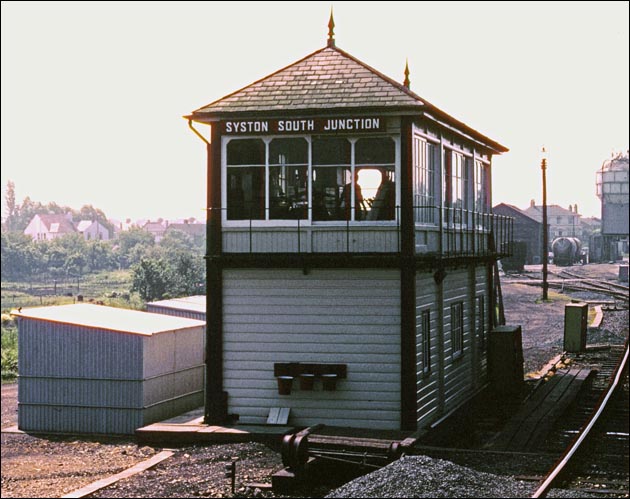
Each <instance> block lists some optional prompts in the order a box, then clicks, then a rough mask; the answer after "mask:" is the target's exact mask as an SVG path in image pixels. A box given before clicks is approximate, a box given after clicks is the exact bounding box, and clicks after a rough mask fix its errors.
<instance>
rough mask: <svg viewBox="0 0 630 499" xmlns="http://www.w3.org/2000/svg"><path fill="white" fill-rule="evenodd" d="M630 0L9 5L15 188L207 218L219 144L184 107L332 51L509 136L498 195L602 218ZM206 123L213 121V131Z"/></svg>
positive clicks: (615, 144)
mask: <svg viewBox="0 0 630 499" xmlns="http://www.w3.org/2000/svg"><path fill="white" fill-rule="evenodd" d="M628 4H629V3H628V2H601V1H598V2H394V1H388V2H366V1H364V2H354V1H351V2H298V1H296V2H49V1H46V2H26V1H19V2H18V1H2V3H1V23H2V29H1V37H2V45H1V50H2V59H1V64H2V73H1V78H2V85H1V90H2V102H1V114H2V147H1V153H2V163H1V166H2V168H1V170H2V216H3V218H4V217H5V212H6V203H5V195H6V186H7V183H8V182H9V181H12V182H13V183H14V184H15V195H16V201H17V202H18V203H21V202H22V201H23V199H24V198H25V197H27V196H28V197H30V199H31V200H33V201H36V202H37V201H39V202H41V203H43V204H47V203H49V202H55V203H57V204H58V205H61V206H69V207H71V208H74V209H80V208H81V207H82V206H84V205H92V206H94V207H95V208H100V209H101V210H103V211H104V212H105V214H106V215H107V216H108V217H110V218H114V219H118V220H125V219H127V218H131V219H132V220H136V219H143V218H144V219H147V218H148V219H152V220H156V219H157V218H165V219H170V220H173V219H180V218H190V217H194V218H197V219H198V220H205V212H204V204H205V199H206V184H205V181H206V171H205V168H206V149H205V145H204V143H203V142H202V141H201V140H200V139H199V138H198V137H197V136H196V135H195V134H194V133H193V132H192V131H191V130H190V129H189V128H188V123H187V121H186V120H185V119H183V116H184V115H187V114H189V113H191V112H192V111H194V110H196V109H198V108H200V107H202V106H204V105H206V104H208V103H210V102H213V101H215V100H217V99H219V98H221V97H224V96H225V95H228V94H230V93H232V92H234V91H236V90H238V89H240V88H243V87H245V86H247V85H249V84H250V83H253V82H254V81H256V80H259V79H261V78H263V77H265V76H267V75H269V74H271V73H273V72H275V71H277V70H279V69H281V68H283V67H285V66H288V65H289V64H292V63H293V62H296V61H298V60H299V59H301V58H303V57H305V56H307V55H309V54H311V53H313V52H315V51H317V50H319V49H321V48H323V47H324V46H325V45H326V39H327V33H328V26H327V25H328V19H329V16H330V10H331V7H332V9H333V13H334V20H335V40H336V45H337V47H339V48H341V49H342V50H344V51H346V52H348V53H350V54H352V55H353V56H354V57H356V58H358V59H359V60H361V61H363V62H364V63H366V64H368V65H370V66H372V67H373V68H375V69H377V70H378V71H380V72H381V73H384V74H385V75H387V76H389V77H391V78H393V79H395V80H397V81H400V82H402V81H403V79H404V68H405V63H406V61H408V64H409V70H410V81H411V89H412V90H413V91H414V92H415V93H417V94H418V95H420V96H421V97H422V98H424V99H425V100H427V101H429V102H430V103H432V104H433V105H435V106H437V107H438V108H440V109H442V110H443V111H445V112H447V113H448V114H450V115H451V116H453V117H455V118H456V119H458V120H459V121H462V122H464V123H466V124H467V125H469V126H471V127H472V128H474V129H475V130H477V131H479V132H481V133H483V134H484V135H486V136H488V137H490V138H492V139H494V140H495V141H497V142H499V143H501V144H502V145H504V146H506V147H507V148H509V152H507V153H505V154H503V155H500V156H495V157H494V160H493V203H494V204H498V203H500V202H506V203H510V204H513V205H516V206H518V207H520V208H526V207H528V206H529V203H530V200H531V199H535V200H536V204H541V202H542V175H541V169H540V163H541V149H542V147H543V146H544V147H545V148H546V150H547V165H548V169H547V202H548V204H558V205H560V206H563V207H565V208H567V207H568V206H569V204H571V205H573V204H575V203H577V204H578V210H579V212H580V213H581V214H582V215H583V216H596V217H599V216H600V215H601V208H600V202H599V200H598V198H597V197H596V195H595V172H596V170H597V169H599V168H600V167H601V165H602V163H603V161H604V160H606V159H608V158H610V157H611V154H612V153H614V152H621V151H623V152H625V151H627V150H628V136H629V130H628V123H629V121H630V120H629V117H628V112H629V108H630V106H629V103H628V95H629V94H630V90H629V85H628V74H629V71H628V64H629V59H630V58H629V55H628V47H629V45H630V43H629V40H628V18H629V17H628ZM199 128H201V129H204V128H207V127H203V126H201V125H200V126H199Z"/></svg>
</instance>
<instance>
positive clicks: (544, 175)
mask: <svg viewBox="0 0 630 499" xmlns="http://www.w3.org/2000/svg"><path fill="white" fill-rule="evenodd" d="M540 169H541V170H542V225H543V242H542V250H543V251H542V253H543V254H542V264H543V267H542V278H543V295H542V299H543V301H545V300H547V299H548V298H549V296H548V289H549V285H548V283H547V261H548V260H549V256H548V254H549V248H548V246H549V229H548V227H547V151H546V150H545V148H544V147H543V148H542V161H541V163H540Z"/></svg>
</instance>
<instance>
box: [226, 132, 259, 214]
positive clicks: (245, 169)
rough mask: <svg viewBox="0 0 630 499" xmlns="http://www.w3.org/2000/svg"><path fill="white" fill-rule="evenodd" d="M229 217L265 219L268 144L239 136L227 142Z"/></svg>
mask: <svg viewBox="0 0 630 499" xmlns="http://www.w3.org/2000/svg"><path fill="white" fill-rule="evenodd" d="M227 164H228V168H227V218H228V219H229V220H247V219H250V218H251V219H255V220H264V218H265V143H264V142H263V141H262V140H260V139H236V140H232V141H230V142H229V143H228V145H227Z"/></svg>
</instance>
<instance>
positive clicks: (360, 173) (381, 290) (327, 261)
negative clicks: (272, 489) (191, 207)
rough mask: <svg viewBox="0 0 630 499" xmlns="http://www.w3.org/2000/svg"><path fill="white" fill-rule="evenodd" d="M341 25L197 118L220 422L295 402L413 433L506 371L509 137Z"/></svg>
mask: <svg viewBox="0 0 630 499" xmlns="http://www.w3.org/2000/svg"><path fill="white" fill-rule="evenodd" d="M333 27H334V23H333V22H332V16H331V22H330V24H329V28H330V29H329V33H328V40H327V43H326V45H325V46H324V47H323V48H321V49H319V50H316V51H315V52H313V53H311V54H308V55H306V56H305V57H303V58H302V59H300V60H298V61H296V62H294V63H292V64H289V65H288V66H286V67H284V68H282V69H280V70H278V71H275V72H273V73H271V74H270V75H268V76H265V77H263V78H261V79H260V80H258V81H255V82H254V83H252V84H250V85H247V86H246V87H244V88H241V89H240V90H236V91H235V92H233V93H231V94H229V95H227V96H225V97H222V98H219V99H217V100H214V101H212V102H211V103H209V104H207V105H204V106H202V107H200V108H198V109H196V110H195V111H193V112H192V113H190V114H188V115H186V116H184V118H185V119H186V120H187V121H188V126H189V127H190V129H191V130H192V131H193V132H194V133H195V134H196V135H197V137H198V138H199V139H200V140H201V141H203V143H204V147H205V148H206V150H207V163H206V165H207V179H206V181H207V189H208V191H207V199H206V202H207V206H206V208H207V211H206V213H207V224H208V230H207V237H208V240H207V246H206V247H207V253H206V265H207V286H208V288H207V293H206V310H207V317H208V321H207V337H206V359H207V364H206V367H207V369H206V403H205V417H204V420H205V422H206V423H208V424H223V423H225V422H226V421H230V420H232V421H233V420H234V419H238V421H239V422H241V423H245V424H260V423H262V424H264V423H265V422H266V421H267V419H268V417H269V415H270V414H271V412H272V409H274V408H285V409H287V410H288V411H289V413H290V416H289V421H290V424H293V425H300V426H302V425H303V426H310V425H313V424H320V423H321V424H325V425H331V426H344V427H358V428H379V429H394V430H415V429H418V428H423V427H427V426H429V425H431V424H433V423H434V422H436V421H438V420H439V419H440V418H443V417H444V416H445V415H446V414H448V413H449V412H451V411H453V410H454V409H455V408H457V407H459V406H461V405H462V404H463V403H465V402H466V401H467V400H469V399H470V398H471V397H472V396H473V394H474V393H476V392H477V391H478V390H480V389H481V388H482V387H484V386H486V385H487V383H488V382H489V380H490V379H492V372H491V368H490V367H489V358H488V350H487V345H488V341H487V338H488V335H489V334H490V331H491V329H492V328H493V327H494V325H496V324H498V323H499V321H500V319H499V318H498V317H497V315H496V309H497V306H495V305H497V304H498V303H499V302H500V300H498V299H497V292H498V291H497V287H496V286H495V278H496V262H497V260H498V259H499V258H502V257H505V256H507V255H508V252H509V248H510V240H509V238H510V234H511V232H510V230H509V227H510V223H511V220H510V219H509V218H508V217H503V216H500V215H495V214H493V213H492V204H491V178H492V158H493V156H495V155H498V154H502V153H505V152H507V151H508V149H507V148H506V147H505V146H503V145H501V144H500V143H499V142H497V141H495V140H493V139H491V138H489V137H487V136H486V135H484V134H483V133H481V132H479V131H477V130H475V129H474V128H472V127H471V126H469V125H466V124H464V123H462V122H461V121H459V120H458V119H456V118H454V117H453V116H451V115H449V114H447V113H445V112H444V111H442V110H441V109H439V108H438V107H436V106H434V105H433V104H431V103H429V102H428V101H426V100H425V99H423V98H422V97H420V96H419V95H417V94H416V93H415V92H413V91H412V90H411V87H410V80H409V71H408V68H406V70H405V79H404V81H403V82H402V83H399V82H397V81H395V80H394V79H392V78H390V77H388V76H386V75H384V74H383V73H381V72H379V71H378V70H376V69H374V68H372V67H371V66H369V65H368V64H366V63H364V62H362V61H360V60H359V59H357V58H356V57H354V56H352V55H351V54H349V53H348V52H345V51H344V50H342V49H340V48H339V47H338V46H337V44H336V41H335V38H334V32H333ZM206 126H208V127H209V132H208V131H207V130H205V129H204V130H203V132H201V131H200V128H205V127H206ZM208 136H209V137H210V140H208V139H207V137H208ZM519 331H520V330H519ZM519 334H520V333H519ZM521 371H522V366H521ZM520 378H521V381H522V375H521V376H520ZM313 380H314V383H313V382H312V381H313ZM303 381H304V382H303Z"/></svg>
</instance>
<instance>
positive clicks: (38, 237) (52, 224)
mask: <svg viewBox="0 0 630 499" xmlns="http://www.w3.org/2000/svg"><path fill="white" fill-rule="evenodd" d="M76 233H77V229H76V227H75V226H74V224H73V223H72V213H67V214H65V215H61V214H39V215H35V216H34V217H33V218H32V219H31V221H30V222H29V223H28V225H27V226H26V228H25V229H24V234H26V235H27V236H31V237H32V238H33V239H34V240H35V241H51V240H52V239H55V238H57V237H62V236H65V235H68V234H76Z"/></svg>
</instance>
